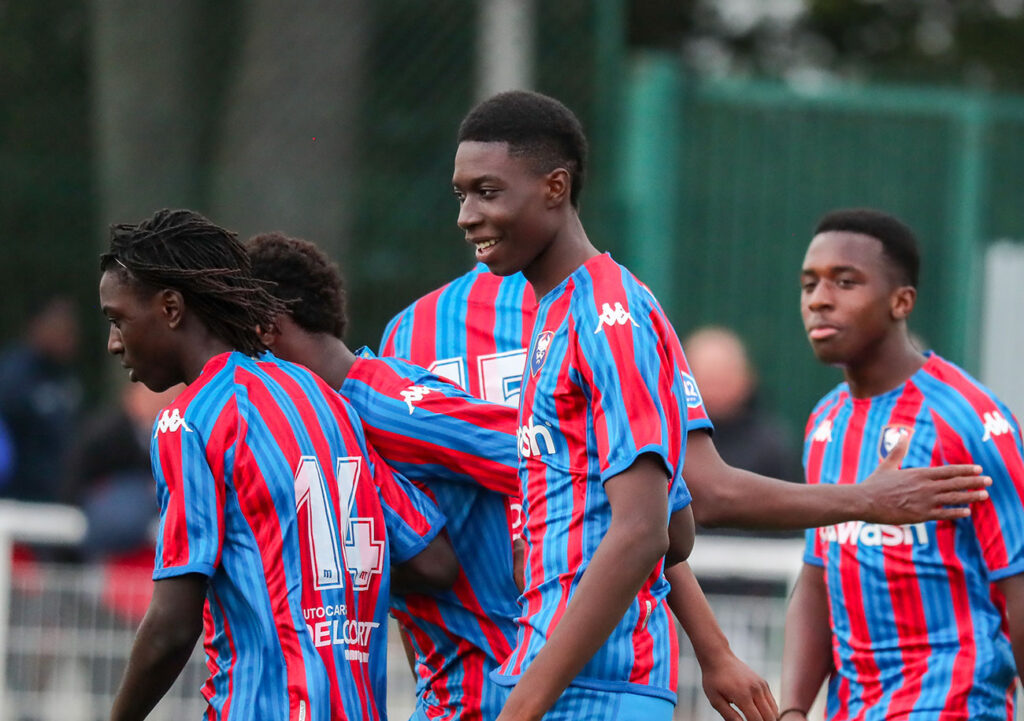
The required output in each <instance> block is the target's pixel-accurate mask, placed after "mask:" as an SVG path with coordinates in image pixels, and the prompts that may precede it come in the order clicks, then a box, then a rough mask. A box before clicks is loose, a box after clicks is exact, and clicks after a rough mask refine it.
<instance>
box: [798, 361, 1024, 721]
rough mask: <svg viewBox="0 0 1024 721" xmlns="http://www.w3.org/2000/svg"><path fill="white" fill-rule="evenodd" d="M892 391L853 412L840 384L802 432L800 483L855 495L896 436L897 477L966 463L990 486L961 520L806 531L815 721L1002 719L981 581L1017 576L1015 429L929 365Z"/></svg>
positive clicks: (993, 626) (988, 588)
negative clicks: (828, 673) (815, 650)
mask: <svg viewBox="0 0 1024 721" xmlns="http://www.w3.org/2000/svg"><path fill="white" fill-rule="evenodd" d="M927 355H928V358H927V361H926V362H925V364H924V366H923V367H922V368H921V369H920V370H918V371H917V372H916V373H915V374H914V375H912V376H911V377H910V378H909V379H908V380H907V381H906V382H905V383H904V384H903V385H901V386H900V387H898V388H896V389H894V390H892V391H889V392H888V393H884V394H882V395H879V396H875V397H872V398H853V397H852V396H851V395H850V390H849V387H848V385H847V384H846V383H842V384H840V385H839V386H837V387H836V388H835V389H834V390H833V391H832V392H831V393H829V394H828V395H827V396H825V398H824V399H822V400H821V401H820V402H819V403H818V405H817V406H816V407H815V409H814V411H813V412H812V413H811V416H810V419H809V420H808V423H807V433H806V439H805V441H804V465H805V467H806V470H807V481H808V483H860V482H861V481H863V480H864V479H865V478H866V477H867V476H868V475H869V474H870V473H871V472H872V471H874V470H875V468H876V467H877V466H878V464H879V462H880V461H881V459H882V458H884V457H885V456H886V455H887V454H888V453H889V451H890V450H891V449H892V448H893V446H895V444H896V443H897V442H898V441H899V439H900V438H901V437H903V436H908V435H909V437H910V446H909V449H908V452H907V455H906V459H905V460H904V462H903V466H904V467H925V466H938V465H943V464H957V463H976V464H978V465H980V466H981V467H982V469H983V472H984V473H985V474H986V475H988V476H991V477H992V486H991V487H990V488H989V489H988V491H989V499H988V500H987V501H985V502H982V503H976V504H974V505H972V506H971V509H972V510H971V516H970V517H969V518H964V519H959V520H956V521H930V522H927V523H917V524H913V525H907V526H885V525H878V524H867V523H863V522H861V521H854V522H848V523H842V524H839V525H836V526H827V527H822V528H818V529H810V530H808V531H807V546H806V553H805V556H804V560H805V561H806V562H807V563H809V564H814V565H817V566H822V567H823V568H824V574H825V583H826V586H827V588H828V597H829V607H830V614H831V620H832V629H833V641H832V652H833V660H834V663H835V667H836V669H838V672H837V673H836V674H835V675H834V676H833V677H832V678H831V679H830V681H829V689H828V702H827V715H828V718H829V719H830V720H841V719H854V718H857V719H868V720H870V719H903V718H936V719H937V718H942V719H1007V718H1012V717H1013V692H1014V685H1015V684H1014V678H1015V676H1016V667H1015V664H1014V659H1013V656H1012V653H1011V649H1010V641H1009V637H1008V635H1007V625H1006V612H1005V599H1004V598H1003V596H1002V594H1001V593H1000V591H999V590H998V588H997V587H996V586H994V585H993V583H992V582H993V581H997V580H999V579H1002V578H1006V577H1008V576H1012V575H1015V574H1018V573H1021V572H1022V571H1024V505H1022V504H1024V460H1022V450H1021V436H1020V426H1019V425H1018V424H1017V421H1016V419H1015V418H1014V417H1013V415H1012V414H1011V413H1010V411H1009V410H1008V409H1007V408H1006V406H1004V405H1003V404H1002V403H1000V402H999V400H997V399H996V398H995V396H993V395H992V393H991V392H990V391H989V390H988V389H986V388H985V387H983V386H982V385H981V384H979V383H978V382H977V381H975V380H974V379H973V378H971V377H970V376H969V375H968V374H967V373H965V372H964V371H963V370H961V369H960V368H958V367H957V366H955V365H953V364H952V363H950V362H948V361H946V360H944V359H942V358H940V357H939V356H937V355H934V354H931V353H929V354H927Z"/></svg>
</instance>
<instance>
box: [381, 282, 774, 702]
mask: <svg viewBox="0 0 1024 721" xmlns="http://www.w3.org/2000/svg"><path fill="white" fill-rule="evenodd" d="M535 311H536V301H535V299H534V297H533V291H532V289H531V288H530V286H529V284H528V283H527V282H526V278H524V277H523V274H522V273H515V274H513V275H509V276H505V277H500V276H497V275H494V274H492V273H490V272H489V271H488V270H487V266H485V265H484V264H483V263H477V265H476V266H475V267H474V268H473V269H472V270H471V271H470V272H468V273H466V274H464V275H462V276H460V277H458V278H456V279H455V280H453V281H452V282H450V283H447V284H446V285H444V286H442V287H441V288H439V289H437V290H435V291H432V292H431V293H429V294H427V295H426V296H424V297H422V298H420V299H419V300H417V301H415V302H414V303H412V304H411V305H409V306H408V307H407V308H405V309H404V310H403V311H401V312H400V313H399V314H398V315H396V316H395V317H394V318H393V319H392V320H391V322H390V323H389V324H388V327H387V328H386V329H385V331H384V337H383V340H382V341H381V355H397V356H399V357H401V358H406V359H408V360H411V361H412V362H414V363H416V364H418V365H422V366H424V367H428V368H430V369H432V370H433V371H434V372H435V373H439V374H447V377H448V378H450V379H451V380H453V381H454V382H456V383H459V384H460V385H462V386H463V387H466V388H469V389H473V392H474V393H475V394H476V395H478V396H479V397H482V398H487V399H489V400H494V401H495V402H499V403H501V402H504V403H507V404H508V405H512V406H516V407H518V404H519V389H520V385H521V382H522V377H523V368H524V367H525V365H526V347H525V346H526V345H528V343H529V335H530V332H531V330H532V328H533V317H534V314H535ZM683 362H684V363H685V359H684V360H683ZM684 368H685V366H684ZM473 370H475V371H476V374H475V375H474V374H473V373H472V372H470V371H473ZM684 372H685V371H684ZM684 378H685V380H686V382H687V383H689V387H690V388H692V389H696V387H697V386H696V384H695V383H694V382H693V379H692V377H690V375H689V373H686V374H685V376H684ZM687 413H688V416H689V418H688V428H689V430H691V431H692V430H693V429H695V428H710V425H711V424H710V421H709V420H708V418H707V413H706V412H705V410H704V406H703V404H702V402H701V400H700V397H699V394H695V395H694V396H693V397H690V398H688V403H687ZM446 515H448V516H449V517H450V516H451V514H450V513H446ZM516 520H519V517H518V516H517V517H516ZM449 525H450V524H449ZM515 530H517V531H518V530H519V529H518V527H517V528H516V529H515ZM520 543H521V542H519V541H517V544H516V547H515V550H516V552H517V553H516V560H517V564H518V565H517V577H520V576H521V560H520V559H521V549H520ZM665 575H666V578H667V579H669V580H670V582H671V585H672V590H671V592H670V593H669V596H668V599H667V600H668V603H669V607H670V608H671V609H672V611H673V613H675V615H676V616H677V617H678V618H679V621H680V623H681V624H682V626H683V629H684V630H685V631H686V633H687V635H688V637H689V639H690V642H691V644H692V646H693V649H694V652H695V655H696V657H697V660H698V663H699V665H700V667H701V674H702V677H703V686H704V690H705V693H706V694H707V697H708V700H709V702H710V703H711V705H712V706H713V707H714V708H715V709H717V710H718V711H719V712H720V713H721V714H722V716H723V718H725V719H727V720H728V721H732V720H733V719H735V718H739V717H738V716H737V715H736V710H735V709H734V708H732V706H733V705H735V706H736V708H738V709H739V710H740V711H741V712H742V713H743V717H745V718H747V719H750V720H751V721H760V719H761V718H765V719H774V717H775V713H774V711H775V710H776V709H775V705H774V699H773V698H772V695H771V691H770V690H769V688H768V684H767V683H766V682H765V681H764V679H762V678H760V677H759V676H758V675H757V674H756V673H754V672H753V671H752V670H751V669H750V668H749V667H748V666H746V664H744V663H743V662H742V661H740V660H739V659H738V658H737V657H736V656H735V654H733V653H732V650H731V648H730V646H729V642H728V639H727V638H726V637H725V635H724V634H723V633H722V631H721V629H720V627H719V626H718V622H717V621H716V619H715V617H714V614H713V613H712V611H711V608H710V606H708V603H707V600H706V599H705V598H704V596H703V593H702V592H701V590H700V587H699V585H698V584H697V581H696V579H695V578H694V576H693V573H692V571H690V569H689V567H688V566H687V565H686V564H685V563H680V564H678V565H675V566H672V567H671V568H669V569H666V571H665ZM497 660H498V661H501V660H504V659H503V658H499V659H497Z"/></svg>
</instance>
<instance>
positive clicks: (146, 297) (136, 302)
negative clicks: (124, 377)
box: [100, 270, 184, 393]
mask: <svg viewBox="0 0 1024 721" xmlns="http://www.w3.org/2000/svg"><path fill="white" fill-rule="evenodd" d="M100 307H101V308H102V309H103V313H104V315H106V316H107V320H108V321H110V334H109V335H108V336H107V352H109V353H110V354H112V355H114V356H118V357H119V358H120V361H121V365H122V366H123V367H124V368H127V369H128V377H129V378H130V379H131V381H132V382H139V383H143V384H145V385H146V387H147V388H149V389H150V390H152V391H156V392H158V393H159V392H162V391H165V390H167V389H168V388H170V387H171V386H173V385H175V384H176V383H180V382H182V381H183V380H184V375H183V374H181V373H178V372H176V371H175V367H176V363H175V358H176V349H175V339H174V338H173V337H172V333H171V329H170V328H169V326H168V321H167V316H166V312H165V308H164V300H163V295H162V294H161V293H159V292H156V293H151V294H150V293H146V292H144V291H142V290H140V289H139V288H138V286H136V285H135V284H133V283H132V282H131V281H129V280H128V279H127V278H126V277H125V275H124V274H123V273H121V272H116V271H110V270H108V271H106V272H104V273H103V275H102V276H101V277H100Z"/></svg>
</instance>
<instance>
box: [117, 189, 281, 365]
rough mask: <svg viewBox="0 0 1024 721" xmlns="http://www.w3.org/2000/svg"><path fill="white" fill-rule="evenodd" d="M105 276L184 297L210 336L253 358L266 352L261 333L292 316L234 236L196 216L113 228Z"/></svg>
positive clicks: (182, 213) (173, 214) (159, 216)
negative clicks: (256, 275) (117, 276)
mask: <svg viewBox="0 0 1024 721" xmlns="http://www.w3.org/2000/svg"><path fill="white" fill-rule="evenodd" d="M100 270H101V271H116V272H121V273H122V274H123V275H125V276H126V277H127V278H128V279H129V280H131V281H132V282H133V283H134V284H135V285H136V286H138V287H140V288H149V289H151V290H152V291H153V292H156V291H157V290H160V289H163V288H169V289H171V290H176V291H178V292H179V293H181V295H182V297H183V298H184V299H185V303H186V304H187V306H188V307H189V308H191V309H192V310H193V311H194V312H195V313H196V315H198V316H199V318H200V319H201V320H202V322H203V323H204V324H205V325H206V327H207V328H208V329H209V330H210V332H211V333H213V334H214V335H215V336H217V337H218V338H219V339H221V340H222V341H224V342H225V343H227V344H229V345H230V346H231V347H232V348H234V349H236V350H239V351H241V352H242V353H245V354H247V355H250V356H254V355H257V354H259V353H261V352H263V351H265V350H266V346H265V345H264V344H263V342H262V341H261V340H260V337H259V329H260V328H267V327H269V326H270V324H271V323H272V322H273V320H274V317H275V316H276V315H277V314H278V313H281V312H284V311H285V310H286V307H285V305H284V304H283V303H282V302H281V301H279V300H278V299H277V298H275V297H274V296H273V295H271V293H270V292H269V290H268V288H267V284H266V283H265V282H263V281H260V280H257V279H256V278H254V277H253V276H252V272H251V266H250V261H249V255H248V254H247V253H246V251H245V248H244V246H242V244H241V243H239V242H238V238H237V237H236V235H235V234H234V233H232V232H231V231H229V230H225V229H224V228H221V227H220V226H218V225H216V224H214V223H212V222H211V221H209V220H207V219H206V218H204V217H203V216H202V215H200V214H199V213H196V212H193V211H191V210H168V209H166V208H165V209H163V210H158V211H157V212H156V213H155V214H154V215H153V217H151V218H148V219H146V220H143V221H142V222H141V223H137V224H132V223H122V224H118V225H112V226H111V227H110V249H109V251H108V252H106V253H104V254H103V255H101V256H100Z"/></svg>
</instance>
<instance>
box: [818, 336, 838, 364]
mask: <svg viewBox="0 0 1024 721" xmlns="http://www.w3.org/2000/svg"><path fill="white" fill-rule="evenodd" d="M811 350H812V351H813V352H814V357H815V358H817V359H818V360H819V361H820V362H821V363H825V364H826V365H842V364H843V363H844V362H845V360H846V353H844V352H843V349H842V348H840V347H838V346H837V345H836V344H835V343H831V342H829V341H827V340H825V341H814V340H812V341H811Z"/></svg>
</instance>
